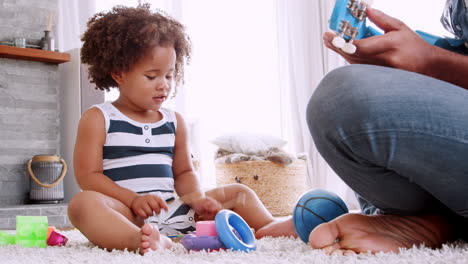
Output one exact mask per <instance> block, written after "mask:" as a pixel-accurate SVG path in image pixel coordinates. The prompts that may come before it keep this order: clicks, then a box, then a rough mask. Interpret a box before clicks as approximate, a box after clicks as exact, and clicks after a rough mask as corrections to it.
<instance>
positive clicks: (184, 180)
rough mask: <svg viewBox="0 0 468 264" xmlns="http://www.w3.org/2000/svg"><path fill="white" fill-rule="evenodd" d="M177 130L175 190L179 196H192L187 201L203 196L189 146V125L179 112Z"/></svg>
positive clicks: (173, 165) (174, 169)
mask: <svg viewBox="0 0 468 264" xmlns="http://www.w3.org/2000/svg"><path fill="white" fill-rule="evenodd" d="M176 118H177V131H176V138H175V147H174V159H173V161H172V170H173V173H174V185H175V190H176V192H177V194H178V195H179V197H182V199H184V197H190V198H189V199H186V200H185V201H186V202H187V203H189V204H190V201H189V200H194V199H196V198H201V197H203V192H202V190H201V186H200V183H199V182H198V178H197V176H196V174H195V172H194V170H193V166H192V158H191V155H190V150H189V147H188V135H187V126H186V124H185V121H184V119H183V118H182V116H181V115H180V114H179V113H176Z"/></svg>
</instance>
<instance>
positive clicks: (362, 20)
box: [330, 0, 466, 54]
mask: <svg viewBox="0 0 468 264" xmlns="http://www.w3.org/2000/svg"><path fill="white" fill-rule="evenodd" d="M371 4H372V0H336V2H335V6H334V8H333V12H332V15H331V17H330V29H331V30H333V31H335V32H336V33H337V36H336V37H335V38H334V39H333V41H332V44H333V46H335V47H337V48H339V49H341V50H343V51H344V52H346V53H348V54H354V53H355V52H356V46H355V45H353V41H354V40H355V39H362V38H367V37H371V36H377V35H381V34H382V33H381V32H380V31H379V30H377V29H375V28H373V27H369V26H367V25H366V18H367V15H366V9H367V7H368V6H370V5H371ZM416 33H417V34H419V36H421V37H422V38H423V39H424V40H425V41H427V42H428V43H430V44H432V45H435V46H438V47H441V48H444V49H448V50H451V51H455V52H462V51H463V50H465V49H466V47H465V46H464V42H463V41H462V40H459V39H454V38H441V37H438V36H434V35H431V34H429V33H426V32H422V31H419V30H416Z"/></svg>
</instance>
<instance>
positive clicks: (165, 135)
mask: <svg viewBox="0 0 468 264" xmlns="http://www.w3.org/2000/svg"><path fill="white" fill-rule="evenodd" d="M94 107H97V108H98V109H100V110H101V111H102V113H103V115H104V118H105V122H106V142H105V144H104V148H103V170H104V171H103V173H104V175H106V176H107V177H109V178H110V179H112V180H113V181H114V182H115V183H117V184H118V185H120V186H122V187H124V188H127V189H130V190H132V191H134V192H136V193H139V194H146V193H153V194H156V195H159V196H160V197H162V198H163V199H164V200H166V201H170V200H173V199H174V197H175V191H174V175H173V172H172V159H173V155H174V144H175V133H176V128H177V120H176V116H175V113H174V112H173V111H171V110H169V109H165V108H161V109H160V110H159V111H160V112H161V114H162V116H163V118H162V119H161V120H160V121H158V122H155V123H140V122H137V121H135V120H132V119H130V118H128V117H127V116H125V115H124V114H123V113H121V112H120V111H119V110H118V109H117V108H116V107H115V106H113V105H112V104H111V103H110V102H106V103H103V104H98V105H94Z"/></svg>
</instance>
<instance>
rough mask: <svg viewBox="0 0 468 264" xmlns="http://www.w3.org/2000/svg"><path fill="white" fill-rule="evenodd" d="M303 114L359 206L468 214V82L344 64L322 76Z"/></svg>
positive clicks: (366, 210) (368, 210)
mask: <svg viewBox="0 0 468 264" xmlns="http://www.w3.org/2000/svg"><path fill="white" fill-rule="evenodd" d="M467 78H468V76H467ZM307 122H308V124H309V129H310V132H311V134H312V137H313V139H314V142H315V144H316V146H317V148H318V150H319V152H320V153H321V155H322V156H323V157H324V158H325V160H326V161H327V162H328V164H329V165H330V166H331V167H332V168H333V170H334V171H335V172H336V173H337V174H338V175H339V176H340V177H341V178H342V179H343V180H344V181H345V182H346V183H347V184H348V185H349V186H350V187H351V188H352V189H353V190H354V191H355V192H356V193H357V194H358V198H359V201H360V203H361V207H362V211H363V213H366V214H372V213H376V212H381V213H390V214H401V215H415V214H420V213H434V212H436V213H439V212H447V213H448V212H450V211H452V212H454V213H456V214H458V215H460V216H463V217H464V218H465V219H466V218H468V90H465V89H463V88H461V87H458V86H455V85H452V84H449V83H446V82H443V81H439V80H436V79H433V78H430V77H427V76H423V75H419V74H416V73H411V72H407V71H402V70H396V69H391V68H385V67H379V66H370V65H352V66H346V67H342V68H339V69H336V70H334V71H332V72H330V73H329V74H328V75H327V76H326V77H325V78H324V79H323V80H322V82H321V83H320V85H319V87H318V88H317V90H316V91H315V92H314V94H313V96H312V98H311V100H310V102H309V105H308V108H307ZM377 209H378V210H377ZM448 209H449V210H448Z"/></svg>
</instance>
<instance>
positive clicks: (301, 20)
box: [276, 0, 356, 208]
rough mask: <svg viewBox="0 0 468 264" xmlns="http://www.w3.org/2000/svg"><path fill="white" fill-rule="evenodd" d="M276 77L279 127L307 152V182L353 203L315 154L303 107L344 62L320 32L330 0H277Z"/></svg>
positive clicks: (329, 12)
mask: <svg viewBox="0 0 468 264" xmlns="http://www.w3.org/2000/svg"><path fill="white" fill-rule="evenodd" d="M276 4H277V22H278V52H279V55H278V57H279V67H280V69H279V72H280V74H279V81H280V87H281V89H282V98H283V101H282V105H283V108H282V109H283V116H282V124H283V127H288V128H289V127H290V128H291V129H289V131H288V135H287V139H288V141H289V142H290V144H292V145H293V146H294V149H295V150H296V151H298V152H305V153H307V154H308V156H309V162H310V166H309V184H310V186H311V187H312V188H325V189H328V190H330V191H333V192H335V193H337V194H338V195H339V196H340V197H342V198H344V200H345V201H346V203H347V204H348V206H350V207H351V208H355V207H356V202H355V198H354V195H353V193H352V191H351V190H350V189H349V188H348V187H347V186H346V185H345V184H344V183H343V182H342V181H341V180H340V179H339V178H338V176H337V175H336V174H335V173H334V172H333V170H332V169H331V168H330V167H329V166H328V164H327V163H326V162H325V161H324V160H323V158H322V157H321V156H320V154H319V153H318V151H317V149H316V147H315V145H314V143H313V141H312V138H311V136H310V133H309V129H308V126H307V123H306V107H307V104H308V101H309V98H310V97H311V95H312V94H313V92H314V89H315V88H316V87H317V85H318V84H319V82H320V80H321V79H322V78H323V77H324V75H325V74H326V73H327V72H329V71H330V70H332V69H334V68H336V67H339V66H342V65H344V64H345V62H344V60H343V59H341V58H340V57H339V56H337V55H336V54H334V53H333V52H331V51H329V50H327V49H326V48H324V46H323V43H322V34H323V32H325V31H326V30H327V28H328V18H329V17H330V14H331V11H332V8H333V4H334V1H329V0H314V1H310V0H295V1H285V0H277V1H276Z"/></svg>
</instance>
